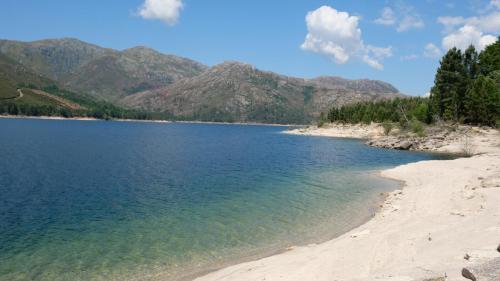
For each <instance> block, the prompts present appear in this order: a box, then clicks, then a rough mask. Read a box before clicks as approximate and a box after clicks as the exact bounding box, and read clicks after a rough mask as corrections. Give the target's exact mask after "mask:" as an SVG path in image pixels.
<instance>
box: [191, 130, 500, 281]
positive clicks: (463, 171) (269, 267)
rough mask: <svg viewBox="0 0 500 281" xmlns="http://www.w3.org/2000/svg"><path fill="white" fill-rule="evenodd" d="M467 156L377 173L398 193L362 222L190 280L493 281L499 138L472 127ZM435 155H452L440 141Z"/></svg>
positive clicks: (327, 133)
mask: <svg viewBox="0 0 500 281" xmlns="http://www.w3.org/2000/svg"><path fill="white" fill-rule="evenodd" d="M381 130H382V128H381V127H380V126H378V125H369V126H340V125H339V126H334V127H330V128H323V129H321V128H320V129H318V128H313V127H311V128H306V129H296V130H293V131H288V132H287V133H291V134H299V135H313V136H324V137H348V138H363V139H371V138H377V137H380V136H381V132H383V131H381ZM469 138H470V140H469V141H470V143H471V146H472V147H473V149H474V154H476V155H475V156H473V157H470V158H459V159H455V160H446V161H424V162H418V163H412V164H408V165H403V166H399V167H396V168H393V169H390V170H386V171H382V172H381V175H382V176H384V177H388V178H392V179H395V180H400V181H403V182H404V183H405V185H404V188H402V189H401V190H396V191H394V192H391V193H390V194H388V196H387V200H386V201H385V203H384V204H383V205H382V206H381V209H380V211H379V212H378V213H377V214H376V215H375V216H374V217H373V218H372V219H371V220H370V221H368V222H367V223H365V224H363V225H362V226H360V227H358V228H356V229H354V230H352V231H350V232H348V233H345V234H344V235H342V236H340V237H337V238H335V239H333V240H330V241H327V242H325V243H321V244H313V245H308V246H301V247H294V248H292V249H290V250H289V251H287V252H285V253H282V254H278V255H274V256H270V257H267V258H263V259H260V260H256V261H252V262H246V263H242V264H238V265H234V266H230V267H227V268H224V269H221V270H218V271H216V272H212V273H210V274H208V275H206V276H202V277H200V278H198V279H196V280H198V281H210V280H214V281H215V280H217V281H221V280H249V281H250V280H252V281H254V280H294V281H295V280H297V281H299V280H301V281H302V280H325V281H326V280H328V281H331V280H398V281H403V280H404V281H406V280H408V281H410V280H429V279H430V280H467V279H465V278H464V277H463V276H462V270H463V269H464V268H466V269H467V270H466V271H469V272H472V273H473V274H474V275H475V277H476V278H477V280H500V279H499V278H500V252H499V251H498V250H497V247H498V246H499V243H500V204H499V203H498V202H500V134H499V132H498V130H493V129H479V128H475V129H473V132H472V133H471V134H470V137H469ZM444 142H445V143H442V144H440V145H438V146H436V149H435V151H439V152H449V153H459V152H460V151H461V150H462V149H463V140H461V139H460V138H448V139H445V140H444Z"/></svg>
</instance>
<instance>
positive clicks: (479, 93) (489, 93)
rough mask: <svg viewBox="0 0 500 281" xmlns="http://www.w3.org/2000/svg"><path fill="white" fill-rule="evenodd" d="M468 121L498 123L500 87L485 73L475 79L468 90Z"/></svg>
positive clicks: (484, 123)
mask: <svg viewBox="0 0 500 281" xmlns="http://www.w3.org/2000/svg"><path fill="white" fill-rule="evenodd" d="M466 109H467V114H466V118H467V119H466V121H467V122H469V123H473V124H478V125H490V126H495V125H496V119H497V118H498V115H499V113H500V112H499V110H500V97H499V89H498V87H497V85H496V83H495V81H494V80H493V79H491V78H489V77H486V76H484V75H479V77H478V78H477V79H476V80H475V81H474V84H473V86H472V87H471V88H470V89H469V91H468V92H467V101H466Z"/></svg>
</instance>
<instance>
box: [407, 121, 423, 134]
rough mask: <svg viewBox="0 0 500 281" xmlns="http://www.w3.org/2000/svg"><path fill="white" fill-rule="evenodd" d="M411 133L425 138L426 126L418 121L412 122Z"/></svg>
mask: <svg viewBox="0 0 500 281" xmlns="http://www.w3.org/2000/svg"><path fill="white" fill-rule="evenodd" d="M410 129H411V131H412V132H413V133H414V134H416V135H417V136H419V137H425V127H424V124H423V123H422V122H420V121H418V120H416V119H413V120H412V121H411V122H410Z"/></svg>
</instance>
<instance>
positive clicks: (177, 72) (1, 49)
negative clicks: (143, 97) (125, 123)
mask: <svg viewBox="0 0 500 281" xmlns="http://www.w3.org/2000/svg"><path fill="white" fill-rule="evenodd" d="M0 53H2V54H4V55H6V56H8V57H10V58H12V59H13V60H15V61H17V62H19V63H21V64H23V65H25V66H27V67H29V68H31V69H32V70H33V71H35V72H37V73H40V74H43V75H44V76H46V77H48V78H51V79H54V80H56V81H58V82H60V83H61V84H62V85H63V86H64V87H65V88H68V89H70V90H73V91H78V92H84V93H88V94H91V95H93V96H96V97H99V98H103V99H106V100H110V101H116V100H118V99H119V98H121V97H123V96H126V95H130V94H133V93H136V92H140V91H143V90H147V89H154V88H159V87H163V86H166V85H169V84H171V83H173V82H175V81H177V80H179V79H183V78H188V77H193V76H196V75H198V74H200V73H201V72H203V71H204V70H205V69H206V67H205V66H204V65H202V64H200V63H197V62H194V61H192V60H189V59H185V58H180V57H176V56H171V55H164V54H161V53H158V52H156V51H154V50H152V49H148V48H145V47H136V48H132V49H128V50H125V51H116V50H112V49H106V48H101V47H98V46H95V45H92V44H88V43H85V42H82V41H79V40H76V39H55V40H41V41H35V42H18V41H7V40H0Z"/></svg>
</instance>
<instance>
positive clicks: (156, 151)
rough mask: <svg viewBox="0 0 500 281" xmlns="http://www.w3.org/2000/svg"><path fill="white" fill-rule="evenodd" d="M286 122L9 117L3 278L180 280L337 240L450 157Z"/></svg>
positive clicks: (2, 166)
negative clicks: (390, 175) (414, 170)
mask: <svg viewBox="0 0 500 281" xmlns="http://www.w3.org/2000/svg"><path fill="white" fill-rule="evenodd" d="M285 129H286V128H284V127H275V126H250V125H248V126H244V125H215V124H210V125H209V124H179V123H165V124H164V123H135V122H106V121H69V120H68V121H65V120H64V121H63V120H60V121H54V120H28V119H26V120H23V119H0V280H9V281H11V280H127V279H130V280H133V279H134V278H137V279H139V278H140V279H141V280H156V279H176V278H178V277H186V276H191V274H198V273H200V272H204V271H206V270H210V269H214V268H217V267H220V266H223V265H226V264H231V263H234V262H237V261H242V260H247V259H251V258H257V257H261V256H265V255H269V254H272V253H275V252H278V251H282V250H284V249H286V248H287V247H289V246H291V245H303V244H307V243H312V242H319V241H324V240H327V239H330V238H333V237H335V236H336V235H339V234H341V233H343V232H346V231H348V230H349V229H352V228H353V227H355V226H357V225H359V224H361V223H363V222H364V221H366V220H367V219H368V218H370V217H371V216H372V215H373V213H374V212H376V207H377V205H378V204H379V203H380V201H381V200H382V198H381V195H380V193H381V192H385V191H390V190H393V189H395V188H397V187H398V185H399V183H397V182H394V181H390V180H387V179H383V178H380V177H378V176H377V175H376V172H377V171H378V170H380V169H386V168H390V167H395V166H397V165H400V164H405V163H410V162H416V161H421V160H428V159H437V158H439V157H440V156H437V155H433V154H427V153H417V152H408V151H391V150H384V149H377V148H372V147H368V146H366V145H364V144H363V142H362V141H359V140H349V139H335V138H321V137H306V136H293V135H287V134H282V133H281V132H282V131H283V130H285Z"/></svg>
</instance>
